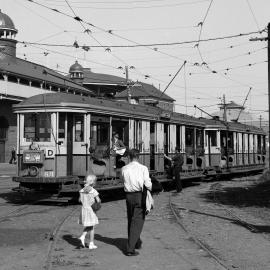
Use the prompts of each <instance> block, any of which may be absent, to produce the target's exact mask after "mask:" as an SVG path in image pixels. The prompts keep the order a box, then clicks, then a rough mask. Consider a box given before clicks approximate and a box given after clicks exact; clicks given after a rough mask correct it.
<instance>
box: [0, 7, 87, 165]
mask: <svg viewBox="0 0 270 270" xmlns="http://www.w3.org/2000/svg"><path fill="white" fill-rule="evenodd" d="M17 33H18V30H17V29H16V27H15V25H14V23H13V21H12V19H11V18H10V17H9V16H8V15H6V14H4V13H3V12H2V11H1V10H0V162H8V161H9V159H10V155H11V154H10V153H11V149H12V148H13V147H16V142H17V139H16V137H17V132H16V129H17V119H16V116H15V115H14V114H13V113H12V105H13V104H16V103H18V102H20V101H22V100H24V99H25V98H28V97H31V96H33V95H37V94H41V93H47V92H53V91H55V92H67V93H71V94H79V95H86V96H89V95H92V92H91V91H90V90H89V89H87V88H85V87H83V86H82V85H81V84H80V83H77V82H76V80H75V81H73V80H71V79H69V78H67V77H66V76H63V75H61V74H59V73H57V72H55V71H54V70H52V69H49V68H47V67H45V66H42V65H39V64H37V63H33V62H30V61H26V60H23V59H20V58H18V57H16V44H17V41H16V34H17Z"/></svg>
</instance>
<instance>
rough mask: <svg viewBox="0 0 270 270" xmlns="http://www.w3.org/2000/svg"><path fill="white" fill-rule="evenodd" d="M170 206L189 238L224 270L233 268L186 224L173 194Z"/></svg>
mask: <svg viewBox="0 0 270 270" xmlns="http://www.w3.org/2000/svg"><path fill="white" fill-rule="evenodd" d="M169 208H170V210H171V212H172V214H173V216H174V218H175V220H176V222H177V224H178V225H179V226H180V227H181V229H182V230H184V231H185V232H186V234H187V235H188V236H189V238H190V239H191V240H192V241H193V242H194V243H195V244H196V245H197V246H199V248H201V249H203V250H204V251H205V252H206V253H207V254H208V255H209V256H210V257H211V258H212V259H214V260H215V261H216V263H217V264H218V265H219V266H220V267H221V268H222V269H224V270H232V269H233V268H232V267H231V266H229V265H227V264H226V263H225V262H224V261H223V260H222V259H221V258H219V257H218V256H217V255H215V254H214V252H213V251H212V250H211V249H210V247H209V246H208V245H207V244H206V243H204V242H203V241H202V240H200V239H199V238H198V237H196V236H195V235H194V234H192V233H191V231H190V230H189V229H188V228H187V227H186V226H185V224H184V223H183V222H182V220H181V216H180V215H179V213H178V211H177V209H176V206H175V205H174V204H173V203H172V198H171V194H170V195H169Z"/></svg>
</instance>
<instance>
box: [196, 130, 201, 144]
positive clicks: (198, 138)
mask: <svg viewBox="0 0 270 270" xmlns="http://www.w3.org/2000/svg"><path fill="white" fill-rule="evenodd" d="M196 145H197V146H198V147H203V131H202V130H201V129H197V130H196Z"/></svg>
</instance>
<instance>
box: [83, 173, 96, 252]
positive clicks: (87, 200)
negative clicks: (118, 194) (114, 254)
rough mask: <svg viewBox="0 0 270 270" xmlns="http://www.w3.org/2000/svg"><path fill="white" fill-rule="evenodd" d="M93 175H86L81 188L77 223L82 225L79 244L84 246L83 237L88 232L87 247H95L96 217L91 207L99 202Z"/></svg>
mask: <svg viewBox="0 0 270 270" xmlns="http://www.w3.org/2000/svg"><path fill="white" fill-rule="evenodd" d="M96 179H97V178H96V176H95V175H91V174H90V175H88V176H87V177H86V180H85V186H84V188H83V189H81V190H80V191H79V192H80V198H79V201H80V202H81V203H82V208H81V213H80V218H79V224H81V225H83V226H84V229H83V233H82V235H81V236H80V237H79V239H80V241H81V244H82V246H83V247H85V237H86V235H87V233H88V232H89V233H90V243H89V249H96V248H97V246H96V245H95V244H94V238H95V231H94V226H95V225H97V224H98V223H99V222H98V217H97V215H96V213H95V212H94V210H93V209H92V205H93V204H94V203H95V202H97V203H101V201H100V198H99V196H98V195H99V194H98V192H97V191H96V190H95V189H94V188H93V186H94V185H95V183H96Z"/></svg>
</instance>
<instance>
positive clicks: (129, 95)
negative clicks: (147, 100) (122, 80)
mask: <svg viewBox="0 0 270 270" xmlns="http://www.w3.org/2000/svg"><path fill="white" fill-rule="evenodd" d="M125 70H126V84H127V100H128V103H131V93H130V87H129V78H128V66H125Z"/></svg>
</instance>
